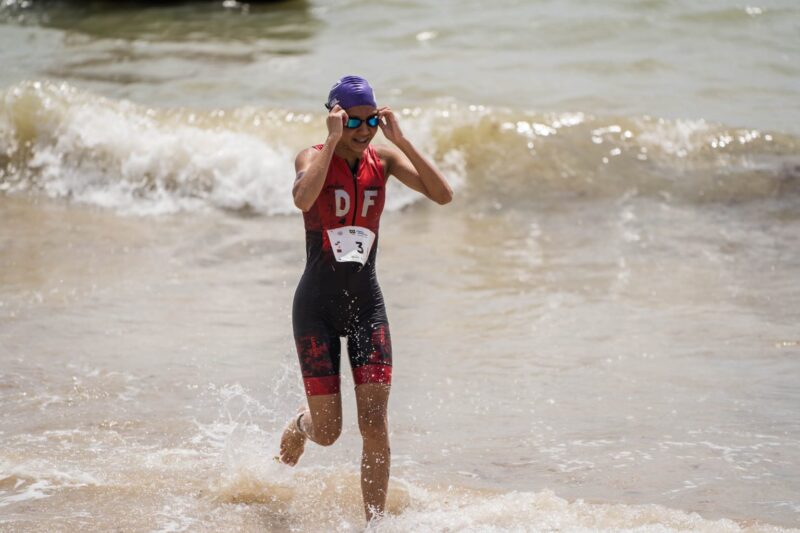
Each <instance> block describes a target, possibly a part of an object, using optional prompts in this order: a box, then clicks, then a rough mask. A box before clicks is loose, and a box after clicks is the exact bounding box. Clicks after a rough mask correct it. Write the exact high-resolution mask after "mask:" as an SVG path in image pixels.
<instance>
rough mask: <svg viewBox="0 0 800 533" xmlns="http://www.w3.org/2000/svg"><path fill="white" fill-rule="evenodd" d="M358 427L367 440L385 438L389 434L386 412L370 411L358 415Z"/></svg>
mask: <svg viewBox="0 0 800 533" xmlns="http://www.w3.org/2000/svg"><path fill="white" fill-rule="evenodd" d="M358 429H359V430H360V431H361V436H362V437H363V438H364V439H365V440H383V439H386V438H387V437H388V436H389V421H388V419H387V416H386V412H370V413H366V414H363V415H361V416H359V417H358Z"/></svg>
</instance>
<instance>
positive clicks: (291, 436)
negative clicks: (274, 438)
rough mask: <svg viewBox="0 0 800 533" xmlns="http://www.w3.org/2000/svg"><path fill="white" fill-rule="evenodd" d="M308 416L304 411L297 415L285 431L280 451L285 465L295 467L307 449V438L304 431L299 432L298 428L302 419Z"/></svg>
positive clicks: (281, 459)
mask: <svg viewBox="0 0 800 533" xmlns="http://www.w3.org/2000/svg"><path fill="white" fill-rule="evenodd" d="M306 414H307V412H306V411H302V412H301V413H300V414H298V415H295V416H294V417H293V418H292V420H291V421H290V422H289V425H287V426H286V429H284V430H283V435H282V436H281V450H280V453H281V455H280V461H281V462H282V463H283V464H286V465H289V466H294V465H296V464H297V461H298V460H299V459H300V456H301V455H303V451H304V450H305V447H306V436H305V434H304V433H303V432H302V431H300V430H298V427H297V426H298V424H299V422H300V420H299V419H300V417H305V415H306Z"/></svg>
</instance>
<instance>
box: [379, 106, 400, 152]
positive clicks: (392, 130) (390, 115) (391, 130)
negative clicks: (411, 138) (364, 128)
mask: <svg viewBox="0 0 800 533" xmlns="http://www.w3.org/2000/svg"><path fill="white" fill-rule="evenodd" d="M378 118H380V121H379V122H378V125H379V126H380V127H381V131H382V132H383V135H384V136H385V137H386V138H387V139H389V140H390V141H391V142H393V143H394V144H397V143H398V142H400V141H402V140H403V138H404V137H403V132H402V131H401V130H400V124H398V123H397V117H395V116H394V112H392V108H391V107H382V108H380V109H378Z"/></svg>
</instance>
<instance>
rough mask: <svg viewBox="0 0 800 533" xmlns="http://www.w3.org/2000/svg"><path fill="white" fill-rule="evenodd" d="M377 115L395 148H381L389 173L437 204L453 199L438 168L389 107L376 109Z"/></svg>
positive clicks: (451, 192) (451, 191)
mask: <svg viewBox="0 0 800 533" xmlns="http://www.w3.org/2000/svg"><path fill="white" fill-rule="evenodd" d="M378 115H379V116H380V117H381V122H380V123H379V124H380V127H381V131H382V132H383V135H384V136H385V137H386V138H387V139H389V140H390V141H391V142H392V143H394V145H395V147H396V148H395V147H392V146H383V147H381V151H382V152H383V153H382V155H383V156H384V157H385V158H386V161H387V162H388V163H389V168H388V172H389V173H391V174H392V175H393V176H395V177H396V178H397V179H399V180H400V181H401V182H402V183H403V184H404V185H406V186H407V187H410V188H411V189H414V190H415V191H417V192H420V193H422V194H424V195H425V196H427V197H428V198H430V199H431V200H433V201H434V202H436V203H437V204H441V205H444V204H446V203H449V202H450V201H451V200H452V199H453V189H452V188H451V187H450V184H449V183H447V180H446V179H445V177H444V176H443V175H442V173H441V172H439V169H437V168H436V167H435V166H434V165H433V163H431V162H430V161H428V159H426V158H425V157H424V156H423V155H422V154H420V153H419V151H418V150H417V148H416V147H415V146H414V145H413V144H411V141H409V140H408V139H406V138H405V136H404V135H403V132H402V131H401V130H400V125H399V124H398V123H397V117H395V116H394V113H393V112H392V110H391V108H389V107H382V108H381V109H379V110H378Z"/></svg>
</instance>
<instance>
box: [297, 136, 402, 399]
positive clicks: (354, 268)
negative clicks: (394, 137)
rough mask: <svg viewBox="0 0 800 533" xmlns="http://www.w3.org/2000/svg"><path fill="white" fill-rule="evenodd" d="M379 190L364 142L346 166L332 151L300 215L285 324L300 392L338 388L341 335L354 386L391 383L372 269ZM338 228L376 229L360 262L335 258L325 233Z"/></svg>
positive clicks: (373, 158)
mask: <svg viewBox="0 0 800 533" xmlns="http://www.w3.org/2000/svg"><path fill="white" fill-rule="evenodd" d="M315 148H316V149H317V150H321V149H322V145H317V146H315ZM385 193H386V176H385V175H384V170H383V164H382V163H381V160H380V157H379V156H378V153H377V152H376V151H375V149H374V148H373V147H372V146H368V147H367V149H366V150H364V152H363V154H362V157H361V158H360V159H359V160H358V161H357V162H356V165H355V167H354V168H352V169H351V168H350V166H349V165H348V164H347V161H345V160H344V159H342V158H341V157H338V156H336V155H334V156H333V158H332V159H331V163H330V165H329V167H328V174H327V176H326V177H325V184H324V185H323V187H322V191H321V192H320V194H319V196H318V197H317V200H316V201H315V202H314V205H312V206H311V208H310V209H309V210H308V211H307V212H304V213H303V220H304V222H305V227H306V268H305V271H304V272H303V276H302V278H301V279H300V283H299V284H298V285H297V290H296V291H295V293H294V304H293V306H292V327H293V329H294V339H295V343H296V344H297V355H298V357H299V358H300V367H301V369H302V372H303V383H304V385H305V390H306V394H307V395H319V394H334V393H337V392H339V363H340V356H341V343H340V340H339V337H347V353H348V354H349V356H350V366H351V368H352V370H353V380H354V382H355V384H356V385H361V384H362V383H386V384H388V383H391V379H392V343H391V338H390V336H389V321H388V319H387V318H386V308H385V307H384V304H383V295H382V294H381V288H380V286H379V285H378V278H377V276H376V273H375V256H376V254H377V250H378V226H379V224H380V217H381V213H382V212H383V204H384V201H385ZM343 226H359V227H362V228H366V229H368V230H370V231H372V232H373V233H374V234H375V241H374V242H373V245H372V248H371V250H370V251H369V255H368V256H367V258H366V261H365V263H364V264H363V265H362V264H361V263H360V262H355V261H348V262H340V261H337V259H336V257H335V256H334V253H333V249H332V247H331V241H330V239H329V236H328V232H327V230H330V229H335V228H341V227H343Z"/></svg>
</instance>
